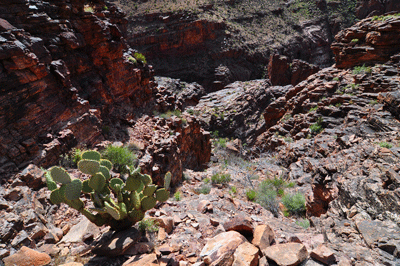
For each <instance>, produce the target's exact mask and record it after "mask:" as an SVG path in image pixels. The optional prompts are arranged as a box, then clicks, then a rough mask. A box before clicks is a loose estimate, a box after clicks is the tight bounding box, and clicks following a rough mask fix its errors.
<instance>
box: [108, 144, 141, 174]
mask: <svg viewBox="0 0 400 266" xmlns="http://www.w3.org/2000/svg"><path fill="white" fill-rule="evenodd" d="M102 156H103V157H104V159H107V160H110V161H111V162H112V163H113V165H114V167H115V170H116V171H118V172H120V173H122V174H125V173H127V172H128V171H129V170H128V169H127V168H126V166H128V167H129V168H131V169H132V168H133V167H134V166H135V164H136V160H137V157H136V155H135V154H134V153H133V152H131V151H130V150H129V149H128V147H123V146H115V145H109V146H107V148H106V149H105V150H103V152H102Z"/></svg>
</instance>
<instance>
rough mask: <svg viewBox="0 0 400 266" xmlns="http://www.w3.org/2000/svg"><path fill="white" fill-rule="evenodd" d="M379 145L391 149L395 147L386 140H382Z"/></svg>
mask: <svg viewBox="0 0 400 266" xmlns="http://www.w3.org/2000/svg"><path fill="white" fill-rule="evenodd" d="M379 146H381V147H382V148H387V149H391V148H392V147H393V145H392V144H390V143H388V142H386V141H382V142H380V143H379Z"/></svg>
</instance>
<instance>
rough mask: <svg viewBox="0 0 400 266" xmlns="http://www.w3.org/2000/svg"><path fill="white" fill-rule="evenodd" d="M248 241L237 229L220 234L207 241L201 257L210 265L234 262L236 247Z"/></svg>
mask: <svg viewBox="0 0 400 266" xmlns="http://www.w3.org/2000/svg"><path fill="white" fill-rule="evenodd" d="M246 241H247V240H246V238H245V237H244V236H242V235H241V234H239V233H238V232H236V231H229V232H224V233H221V234H218V235H216V236H215V237H213V238H212V239H210V240H208V241H207V243H206V245H205V246H204V248H203V249H202V250H201V253H200V257H201V259H202V260H203V261H204V262H205V263H206V264H208V265H222V264H223V263H228V262H230V263H232V262H233V260H234V256H233V254H234V253H235V251H236V249H237V248H238V247H239V246H240V245H241V244H243V243H244V242H246ZM224 265H230V264H224Z"/></svg>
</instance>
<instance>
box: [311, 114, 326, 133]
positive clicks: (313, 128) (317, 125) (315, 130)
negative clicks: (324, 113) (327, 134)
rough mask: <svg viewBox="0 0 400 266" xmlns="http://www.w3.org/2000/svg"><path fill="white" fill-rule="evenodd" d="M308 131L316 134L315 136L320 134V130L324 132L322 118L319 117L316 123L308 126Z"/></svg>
mask: <svg viewBox="0 0 400 266" xmlns="http://www.w3.org/2000/svg"><path fill="white" fill-rule="evenodd" d="M310 130H311V132H312V133H316V134H318V133H320V132H322V130H324V128H323V126H322V118H321V117H319V118H318V119H317V122H316V123H314V124H312V125H311V126H310Z"/></svg>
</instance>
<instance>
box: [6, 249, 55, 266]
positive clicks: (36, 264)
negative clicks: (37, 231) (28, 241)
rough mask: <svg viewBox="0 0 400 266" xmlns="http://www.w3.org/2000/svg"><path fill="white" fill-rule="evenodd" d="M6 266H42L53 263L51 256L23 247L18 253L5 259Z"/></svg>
mask: <svg viewBox="0 0 400 266" xmlns="http://www.w3.org/2000/svg"><path fill="white" fill-rule="evenodd" d="M3 261H4V265H5V266H14V265H18V266H41V265H47V264H49V263H50V262H51V258H50V256H49V255H47V254H44V253H40V252H37V251H35V250H33V249H30V248H28V247H25V246H23V247H22V248H21V249H20V250H19V251H18V252H17V253H15V254H13V255H11V256H9V257H6V258H4V259H3Z"/></svg>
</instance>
